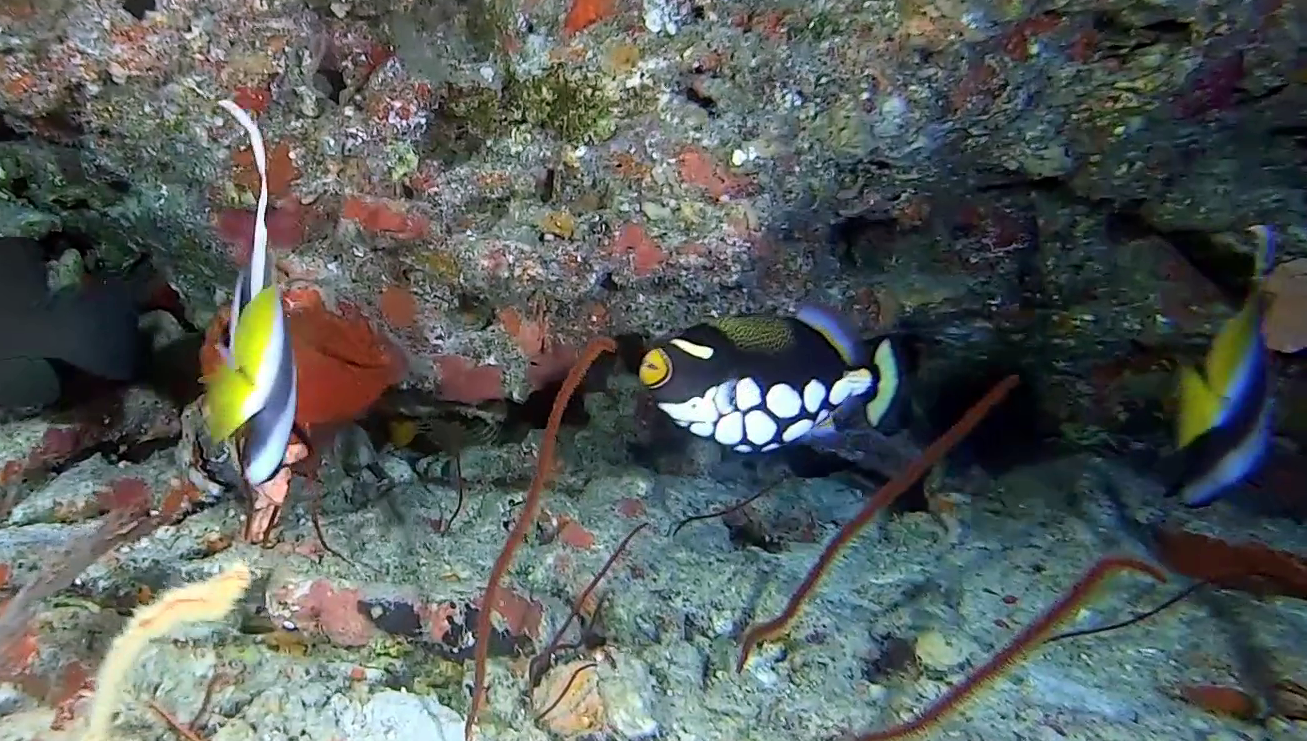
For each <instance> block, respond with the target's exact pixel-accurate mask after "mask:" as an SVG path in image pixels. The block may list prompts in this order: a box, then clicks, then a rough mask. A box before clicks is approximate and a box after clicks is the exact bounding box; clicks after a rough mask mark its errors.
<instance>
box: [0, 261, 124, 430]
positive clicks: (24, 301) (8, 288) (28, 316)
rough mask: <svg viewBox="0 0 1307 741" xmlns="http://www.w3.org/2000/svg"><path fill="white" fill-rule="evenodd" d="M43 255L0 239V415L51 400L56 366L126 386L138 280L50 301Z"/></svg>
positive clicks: (101, 282) (88, 284)
mask: <svg viewBox="0 0 1307 741" xmlns="http://www.w3.org/2000/svg"><path fill="white" fill-rule="evenodd" d="M43 252H44V251H43V249H42V247H41V245H40V243H38V242H37V241H35V240H32V239H27V238H25V237H6V238H3V239H0V261H3V265H4V270H3V271H0V407H40V406H45V405H47V404H50V403H52V402H54V401H55V400H56V398H57V397H58V396H59V393H60V384H59V378H58V376H57V374H56V373H55V370H54V369H53V368H52V367H51V366H50V364H49V363H48V362H47V361H50V360H58V361H62V362H64V363H67V364H69V365H71V366H73V367H75V368H78V369H80V370H82V371H85V372H86V373H89V374H91V375H93V376H98V377H100V378H105V379H109V380H112V381H129V380H132V379H134V378H135V377H136V376H137V374H138V372H139V371H140V366H141V357H140V356H141V351H142V348H143V343H142V342H141V339H140V331H139V329H138V318H139V316H140V312H141V304H142V303H143V301H142V296H143V292H144V286H145V280H144V279H143V275H144V274H143V272H138V271H129V272H128V273H126V274H123V275H109V276H103V277H100V276H97V277H95V278H94V279H93V280H87V281H82V282H79V283H77V284H74V285H69V286H65V287H63V288H60V289H59V290H57V291H55V292H54V293H51V292H50V290H49V287H48V284H47V280H46V267H45V260H44V254H43Z"/></svg>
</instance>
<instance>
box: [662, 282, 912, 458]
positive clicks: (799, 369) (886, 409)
mask: <svg viewBox="0 0 1307 741" xmlns="http://www.w3.org/2000/svg"><path fill="white" fill-rule="evenodd" d="M639 375H640V383H641V384H642V385H643V386H644V387H645V388H646V389H647V390H648V391H649V392H650V393H651V394H652V395H653V398H654V402H655V403H656V404H657V405H658V408H659V409H661V410H663V412H665V413H666V414H667V415H668V416H669V417H671V419H672V421H673V422H675V423H676V424H677V425H679V426H681V427H684V428H686V429H688V430H689V431H690V432H692V433H694V434H695V435H698V436H699V437H703V438H708V439H710V440H716V441H717V442H718V443H721V444H722V445H725V446H727V447H729V448H731V449H732V450H735V451H736V452H740V453H753V452H768V451H772V450H776V449H777V448H780V447H781V446H783V445H788V444H790V443H795V442H799V441H803V440H805V439H809V438H811V437H812V436H818V435H826V434H835V432H836V430H835V425H836V422H837V421H838V420H841V419H843V418H845V417H846V416H848V415H847V414H846V412H847V411H848V410H849V409H850V408H851V407H853V406H855V405H856V406H857V407H860V408H861V412H862V416H863V417H864V419H865V423H866V424H870V425H871V426H872V427H874V428H877V429H880V430H882V431H886V432H888V433H891V434H892V432H893V430H891V429H887V428H890V427H893V426H894V425H896V424H897V421H898V420H899V418H900V412H902V411H903V409H904V407H905V405H904V403H903V402H904V399H905V397H906V388H905V386H906V384H905V379H904V378H903V353H902V348H901V347H899V345H898V344H897V340H896V339H894V338H892V337H888V336H886V337H881V338H878V339H876V340H873V341H871V342H864V341H863V340H862V339H861V338H860V337H859V336H858V334H857V331H856V330H855V329H854V328H853V327H852V326H851V325H850V324H849V323H848V322H847V321H846V320H845V319H844V317H842V316H840V315H839V314H837V313H835V312H833V311H830V310H827V309H824V308H819V307H815V306H804V307H802V308H800V309H799V311H798V312H797V313H796V314H795V315H794V316H773V315H757V314H753V315H739V316H730V317H724V318H721V319H713V320H709V321H706V322H702V323H700V324H696V325H694V326H693V327H690V328H689V329H686V330H684V331H682V332H680V333H678V334H677V335H675V336H674V337H672V338H671V339H668V340H666V341H664V342H662V343H660V344H658V345H657V346H655V347H654V348H653V349H651V350H649V351H648V352H647V353H646V354H645V356H644V358H643V359H642V360H641V362H640V369H639Z"/></svg>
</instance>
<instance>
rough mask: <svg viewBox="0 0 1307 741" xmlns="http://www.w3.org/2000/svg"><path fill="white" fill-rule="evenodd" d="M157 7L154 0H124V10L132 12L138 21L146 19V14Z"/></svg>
mask: <svg viewBox="0 0 1307 741" xmlns="http://www.w3.org/2000/svg"><path fill="white" fill-rule="evenodd" d="M155 9H156V6H155V2H154V0H123V10H125V11H127V12H128V13H131V14H132V17H133V18H135V19H136V20H138V21H143V20H145V14H146V13H152V12H154V10H155Z"/></svg>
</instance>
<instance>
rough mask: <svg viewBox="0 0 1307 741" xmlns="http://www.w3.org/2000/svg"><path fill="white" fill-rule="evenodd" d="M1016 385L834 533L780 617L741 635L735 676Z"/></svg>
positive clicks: (993, 397) (989, 400) (967, 418)
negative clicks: (867, 531) (845, 554)
mask: <svg viewBox="0 0 1307 741" xmlns="http://www.w3.org/2000/svg"><path fill="white" fill-rule="evenodd" d="M1019 382H1020V381H1019V379H1018V378H1017V377H1016V376H1008V377H1007V378H1005V379H1003V380H1002V381H1000V382H999V383H998V385H996V386H995V387H994V388H992V389H990V390H989V393H987V394H985V395H984V396H983V397H982V398H981V399H980V401H977V402H976V403H975V404H974V405H973V406H972V407H971V408H970V409H968V410H967V413H966V414H964V415H962V419H960V420H958V421H957V422H956V423H955V424H954V425H953V426H952V427H950V428H949V429H948V431H947V432H945V433H944V434H943V435H941V436H940V437H939V438H938V439H936V440H935V442H933V443H931V444H930V446H929V447H927V448H926V449H925V450H924V451H922V453H921V455H920V456H919V457H918V458H917V459H916V460H914V461H913V462H912V463H911V464H910V465H909V466H908V467H907V469H905V470H904V471H903V472H902V473H900V474H899V475H898V476H895V477H894V478H893V479H891V480H890V481H889V482H888V483H887V484H885V485H884V486H882V487H881V488H880V491H878V492H876V495H875V496H873V497H872V498H871V499H870V500H869V501H868V502H867V503H866V504H865V505H864V506H863V508H862V511H860V512H858V514H857V516H856V517H854V518H853V519H852V520H849V521H848V522H847V523H845V524H844V526H843V527H841V528H840V531H839V532H838V533H836V535H835V537H834V538H833V539H832V540H831V542H830V543H829V544H828V545H827V546H826V549H825V550H824V551H822V554H821V557H820V558H818V559H817V563H815V564H813V566H812V568H811V569H809V570H808V574H807V576H805V577H804V579H803V583H802V584H800V585H799V588H798V589H796V590H795V591H794V594H792V595H791V596H790V601H789V602H788V603H787V604H786V605H785V609H784V610H783V611H782V612H781V614H780V615H778V616H776V617H775V618H773V619H771V620H768V621H767V622H765V623H760V624H757V625H754V626H752V627H750V628H749V629H748V630H746V631H745V632H744V636H743V638H741V640H740V656H739V659H738V660H737V661H736V663H735V671H736V672H741V671H744V664H745V662H747V661H748V660H749V655H750V654H751V653H752V652H753V649H754V647H756V646H757V645H758V644H759V643H761V642H762V641H768V640H775V639H776V638H778V637H779V636H781V635H783V634H784V633H785V631H786V630H788V629H789V626H790V623H792V622H794V618H795V617H797V616H798V614H799V608H801V607H802V606H803V603H804V602H805V601H806V600H807V598H808V595H809V594H811V593H812V590H813V589H815V588H816V586H817V584H818V583H819V582H820V581H821V578H822V577H823V576H824V575H825V573H826V569H827V567H829V566H830V564H831V562H832V561H834V560H835V557H836V556H837V555H839V552H840V551H841V550H842V549H843V548H844V546H846V545H848V544H849V543H850V542H851V541H852V540H853V539H854V538H855V537H857V535H858V533H859V532H861V531H862V529H863V528H864V527H866V526H867V523H869V522H871V520H872V518H873V517H875V516H876V513H878V512H880V511H881V510H882V509H884V508H885V507H888V506H889V505H890V504H891V503H893V501H894V500H895V499H897V498H898V497H899V496H900V495H901V494H903V492H905V491H907V490H908V489H909V488H911V486H912V485H913V484H915V483H916V482H917V480H918V479H920V478H921V477H922V476H924V475H925V474H926V472H927V471H928V470H930V467H931V466H933V465H935V463H936V462H937V461H939V460H940V459H941V458H943V457H944V455H945V454H947V453H948V452H949V451H950V450H952V449H953V448H954V447H955V446H956V445H957V444H958V443H959V442H961V441H962V438H964V437H966V436H967V435H968V434H969V433H970V432H971V431H972V430H973V429H975V427H976V425H978V424H980V421H981V420H982V419H984V418H985V415H986V414H988V413H989V410H990V409H992V408H993V407H994V405H996V404H998V403H999V402H1000V401H1002V400H1003V398H1004V397H1006V396H1007V395H1008V393H1009V392H1010V391H1012V389H1013V388H1015V387H1016V385H1017V384H1018V383H1019Z"/></svg>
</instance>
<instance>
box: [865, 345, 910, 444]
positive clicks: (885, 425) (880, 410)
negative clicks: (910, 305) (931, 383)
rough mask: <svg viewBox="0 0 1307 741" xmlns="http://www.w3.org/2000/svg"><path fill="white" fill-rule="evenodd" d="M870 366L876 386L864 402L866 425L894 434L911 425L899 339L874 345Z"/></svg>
mask: <svg viewBox="0 0 1307 741" xmlns="http://www.w3.org/2000/svg"><path fill="white" fill-rule="evenodd" d="M870 355H871V365H872V367H873V368H874V369H875V373H876V379H877V383H876V385H875V388H874V390H873V391H872V392H871V396H870V397H868V398H867V399H866V401H865V402H863V414H864V415H865V416H866V419H867V423H868V424H870V425H871V426H872V427H874V428H876V429H877V430H879V431H880V432H882V433H884V434H886V435H893V434H896V433H898V432H900V431H902V430H903V429H905V428H906V427H907V426H908V425H909V424H910V423H911V412H912V404H911V402H910V398H911V394H910V393H909V392H910V387H911V377H910V372H909V362H908V360H907V355H906V352H905V348H904V347H903V345H902V342H901V340H900V339H899V338H898V337H896V336H894V335H885V336H884V337H880V338H878V339H876V340H875V341H874V342H873V348H872V350H871V353H870Z"/></svg>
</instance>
